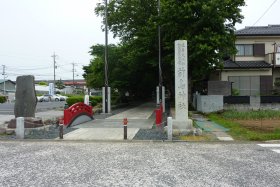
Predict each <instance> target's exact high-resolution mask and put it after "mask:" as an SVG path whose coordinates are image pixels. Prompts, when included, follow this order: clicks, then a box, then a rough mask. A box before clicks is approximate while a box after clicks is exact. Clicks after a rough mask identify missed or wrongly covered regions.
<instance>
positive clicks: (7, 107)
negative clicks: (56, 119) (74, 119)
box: [0, 101, 65, 115]
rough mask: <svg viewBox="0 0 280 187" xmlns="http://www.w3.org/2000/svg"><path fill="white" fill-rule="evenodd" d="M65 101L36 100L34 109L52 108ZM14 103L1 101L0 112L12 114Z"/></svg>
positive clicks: (62, 104) (44, 109) (61, 105)
mask: <svg viewBox="0 0 280 187" xmlns="http://www.w3.org/2000/svg"><path fill="white" fill-rule="evenodd" d="M64 104H65V101H60V102H38V103H37V106H36V110H37V111H38V112H41V111H46V110H50V109H53V108H59V107H64ZM14 106H15V104H14V103H2V104H0V114H2V115H13V114H14Z"/></svg>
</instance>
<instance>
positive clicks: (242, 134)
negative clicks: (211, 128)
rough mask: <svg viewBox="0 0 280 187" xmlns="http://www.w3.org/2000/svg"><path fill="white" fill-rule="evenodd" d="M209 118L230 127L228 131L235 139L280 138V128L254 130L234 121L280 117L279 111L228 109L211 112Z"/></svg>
mask: <svg viewBox="0 0 280 187" xmlns="http://www.w3.org/2000/svg"><path fill="white" fill-rule="evenodd" d="M208 118H209V119H210V120H212V121H214V122H216V123H218V124H219V125H222V126H223V127H225V128H228V129H230V131H229V132H228V133H229V134H230V135H231V136H232V137H233V138H234V139H235V140H251V141H266V140H279V139H280V129H276V130H274V131H273V132H260V131H254V130H249V129H247V128H245V127H242V126H241V125H240V124H239V123H237V122H234V121H233V119H248V120H249V119H279V118H280V112H279V111H248V112H238V111H227V112H224V113H221V114H216V113H212V114H209V115H208Z"/></svg>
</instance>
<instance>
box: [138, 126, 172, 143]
mask: <svg viewBox="0 0 280 187" xmlns="http://www.w3.org/2000/svg"><path fill="white" fill-rule="evenodd" d="M133 140H167V134H165V133H164V132H163V130H161V129H140V130H139V131H138V132H137V134H136V135H135V136H134V138H133Z"/></svg>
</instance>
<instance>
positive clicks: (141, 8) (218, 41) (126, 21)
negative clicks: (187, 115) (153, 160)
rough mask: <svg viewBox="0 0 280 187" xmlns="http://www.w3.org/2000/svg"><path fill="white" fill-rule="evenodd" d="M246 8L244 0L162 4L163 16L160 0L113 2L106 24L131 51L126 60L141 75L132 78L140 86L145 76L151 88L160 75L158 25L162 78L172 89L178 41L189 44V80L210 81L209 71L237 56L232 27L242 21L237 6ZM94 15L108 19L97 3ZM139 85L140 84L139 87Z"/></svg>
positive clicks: (184, 0)
mask: <svg viewBox="0 0 280 187" xmlns="http://www.w3.org/2000/svg"><path fill="white" fill-rule="evenodd" d="M244 4H245V3H244V0H225V1H220V0H211V1H210V0H209V1H205V0H161V13H160V16H159V14H158V11H157V8H158V7H157V1H156V0H153V1H151V0H121V1H120V0H112V1H111V2H110V3H109V7H108V24H109V29H110V30H111V31H112V32H113V33H114V36H117V37H119V38H120V40H121V44H120V48H121V49H122V50H123V51H124V50H127V52H126V53H124V52H123V51H122V55H124V56H122V59H124V60H125V59H129V60H130V62H129V63H130V64H131V67H133V68H136V69H135V70H136V71H135V72H136V74H137V72H141V74H139V75H140V77H137V78H135V77H134V80H135V81H140V82H141V81H142V80H144V79H145V78H146V77H145V76H147V77H149V78H148V79H150V80H153V81H151V82H150V83H149V86H148V87H149V88H151V89H154V87H153V86H155V85H154V84H155V83H156V82H157V81H155V80H157V77H158V76H157V69H158V68H157V66H158V41H157V35H158V33H157V26H158V25H160V26H161V34H162V38H161V40H162V46H161V48H162V67H163V78H164V82H165V85H167V87H169V88H173V87H174V86H173V82H174V41H175V40H179V39H180V40H182V39H183V40H187V41H188V55H189V57H188V59H189V73H188V75H189V80H201V79H203V78H205V77H207V75H208V74H209V72H211V71H213V70H215V69H216V68H222V65H223V64H222V62H223V57H225V56H227V55H231V54H234V53H235V52H236V49H235V46H234V41H235V36H234V30H235V29H234V26H235V24H236V23H239V22H241V20H242V18H243V17H242V15H241V14H240V12H241V10H240V8H239V7H240V6H243V5H244ZM95 11H96V14H97V15H99V16H103V17H104V5H103V4H100V3H99V4H98V6H97V8H96V10H95ZM100 60H101V59H100ZM127 63H128V62H127ZM142 73H145V74H142ZM144 75H145V76H144ZM129 78H130V79H127V80H129V81H133V78H132V77H129ZM131 78H132V79H131ZM144 82H146V81H145V80H144ZM151 85H153V86H151ZM132 86H133V85H132ZM134 86H135V85H134ZM141 86H142V85H139V86H138V85H137V87H138V89H141ZM134 89H135V90H137V88H134ZM171 90H172V89H171Z"/></svg>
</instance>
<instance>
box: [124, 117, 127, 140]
mask: <svg viewBox="0 0 280 187" xmlns="http://www.w3.org/2000/svg"><path fill="white" fill-rule="evenodd" d="M127 123H128V120H127V118H124V119H123V139H125V140H127Z"/></svg>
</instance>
